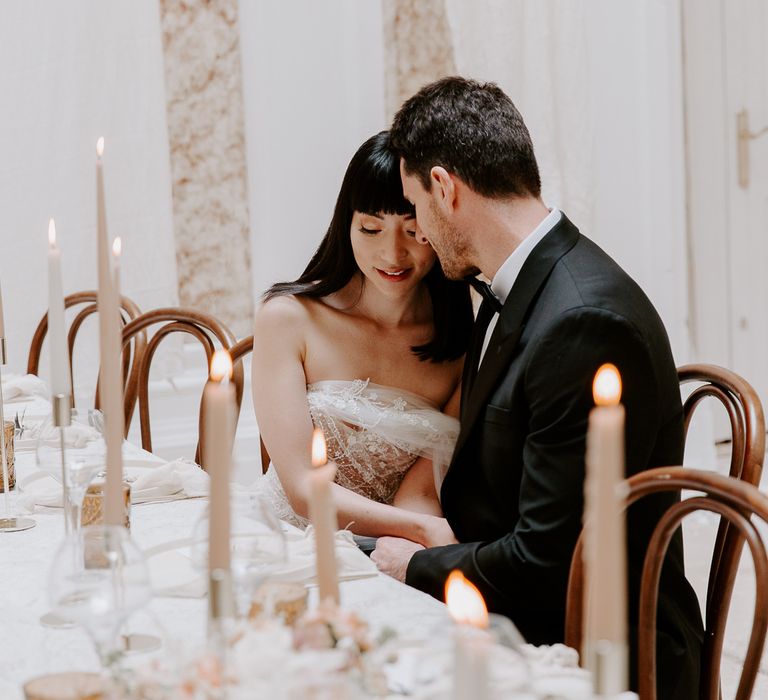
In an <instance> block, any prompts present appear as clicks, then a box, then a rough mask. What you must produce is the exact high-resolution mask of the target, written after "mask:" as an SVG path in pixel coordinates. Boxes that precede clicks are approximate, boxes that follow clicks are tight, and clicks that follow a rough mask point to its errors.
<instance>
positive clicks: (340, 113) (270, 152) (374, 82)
mask: <svg viewBox="0 0 768 700" xmlns="http://www.w3.org/2000/svg"><path fill="white" fill-rule="evenodd" d="M240 43H241V49H242V59H243V93H244V101H245V119H246V128H245V133H246V143H247V151H248V154H247V155H248V157H247V162H248V180H249V203H250V213H251V240H252V256H251V260H252V272H253V281H254V282H253V288H254V291H255V294H256V296H257V297H259V296H260V295H261V293H262V292H263V291H264V290H265V289H266V288H267V287H268V286H269V285H270V284H271V283H273V282H276V281H280V280H288V279H295V278H296V277H297V276H298V275H299V274H300V273H301V272H302V271H303V269H304V267H305V265H306V264H307V263H308V262H309V258H310V257H311V255H312V253H313V252H314V250H315V249H316V247H317V245H318V243H319V242H320V240H321V238H322V237H323V235H324V233H325V231H326V229H327V227H328V224H329V222H330V219H331V214H332V213H333V207H334V204H335V202H336V196H337V194H338V191H339V186H340V185H341V179H342V177H343V174H344V170H345V169H346V166H347V163H348V162H349V159H350V158H351V156H352V154H353V153H354V152H355V150H356V149H357V147H358V146H359V145H360V144H361V143H362V142H363V141H364V140H365V139H366V138H368V137H369V136H371V135H373V134H374V133H376V132H377V131H380V130H381V129H384V128H386V127H387V123H386V120H385V111H384V69H383V65H384V63H383V29H382V18H381V7H380V5H379V3H377V2H360V0H326V1H325V2H316V0H290V1H289V2H252V1H251V0H241V1H240Z"/></svg>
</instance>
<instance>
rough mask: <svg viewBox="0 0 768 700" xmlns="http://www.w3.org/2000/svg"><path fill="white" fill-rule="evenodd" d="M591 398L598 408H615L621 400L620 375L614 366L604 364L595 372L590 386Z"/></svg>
mask: <svg viewBox="0 0 768 700" xmlns="http://www.w3.org/2000/svg"><path fill="white" fill-rule="evenodd" d="M592 396H593V397H594V399H595V404H597V405H598V406H615V405H616V404H618V403H619V401H620V400H621V375H620V374H619V370H618V369H616V367H615V366H614V365H611V364H605V365H603V366H602V367H600V369H598V370H597V373H596V374H595V381H594V383H593V384H592Z"/></svg>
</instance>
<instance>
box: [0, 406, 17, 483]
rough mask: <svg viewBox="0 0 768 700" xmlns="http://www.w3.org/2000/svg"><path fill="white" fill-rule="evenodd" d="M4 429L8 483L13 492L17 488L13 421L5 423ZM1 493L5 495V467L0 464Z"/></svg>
mask: <svg viewBox="0 0 768 700" xmlns="http://www.w3.org/2000/svg"><path fill="white" fill-rule="evenodd" d="M3 427H4V428H5V431H4V433H5V435H4V437H5V457H6V459H7V460H8V481H9V482H10V484H11V490H13V488H14V486H16V469H15V465H16V460H15V458H14V452H13V436H14V432H15V426H14V424H13V421H10V420H7V421H5V423H4V425H3ZM0 493H5V477H4V475H3V465H2V464H0Z"/></svg>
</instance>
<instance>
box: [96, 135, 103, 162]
mask: <svg viewBox="0 0 768 700" xmlns="http://www.w3.org/2000/svg"><path fill="white" fill-rule="evenodd" d="M96 155H97V156H98V157H99V158H101V156H103V155H104V137H103V136H99V140H98V141H96Z"/></svg>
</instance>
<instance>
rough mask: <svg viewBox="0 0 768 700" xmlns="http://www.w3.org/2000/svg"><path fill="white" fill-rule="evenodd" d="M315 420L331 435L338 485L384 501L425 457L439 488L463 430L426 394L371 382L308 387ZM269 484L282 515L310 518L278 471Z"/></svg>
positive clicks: (293, 518) (270, 472)
mask: <svg viewBox="0 0 768 700" xmlns="http://www.w3.org/2000/svg"><path fill="white" fill-rule="evenodd" d="M307 402H308V403H309V411H310V415H311V416H312V422H313V423H314V425H315V426H316V427H318V428H320V429H321V430H322V431H323V433H324V434H325V438H326V443H327V449H328V459H329V460H333V461H334V462H335V463H336V465H337V467H338V469H337V472H336V483H338V484H340V485H341V486H344V487H345V488H348V489H350V490H351V491H354V492H356V493H359V494H361V495H363V496H366V497H367V498H370V499H372V500H374V501H378V502H380V503H391V502H392V499H393V498H394V496H395V493H396V492H397V489H398V487H399V486H400V482H401V481H402V480H403V477H404V476H405V473H406V472H407V471H408V469H409V468H410V467H411V465H412V464H413V463H414V462H415V461H416V459H417V458H418V457H419V456H425V457H428V458H429V459H431V460H432V463H433V467H434V472H435V482H436V487H438V488H439V485H440V483H441V482H442V476H443V474H444V472H445V469H446V468H447V466H448V463H449V461H450V458H451V454H452V452H453V446H454V444H455V442H456V438H457V436H458V431H459V422H458V420H456V419H455V418H451V417H450V416H447V415H445V414H444V413H441V412H440V411H439V410H438V409H437V408H436V407H435V406H434V405H432V404H431V403H430V402H429V401H427V400H426V399H424V398H423V397H421V396H418V395H416V394H412V393H410V392H408V391H405V390H402V389H394V388H391V387H385V386H381V385H378V384H373V383H371V382H370V381H364V380H360V379H356V380H353V381H345V380H325V381H321V382H315V383H314V384H310V385H308V386H307ZM264 482H265V484H264V486H265V489H266V490H267V495H268V497H269V500H270V501H271V502H272V504H273V506H274V507H275V510H276V511H277V514H278V515H279V516H280V517H281V518H283V519H286V520H288V521H290V522H293V523H294V524H299V525H302V526H305V525H306V524H307V522H306V520H304V519H303V518H301V517H299V516H298V515H297V514H296V513H294V512H293V510H292V509H291V507H290V505H289V503H288V500H287V498H286V496H285V493H284V492H283V489H282V486H281V484H280V480H279V479H278V477H277V473H276V470H275V468H274V466H273V465H270V467H269V470H268V471H267V474H266V475H265V477H264Z"/></svg>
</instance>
